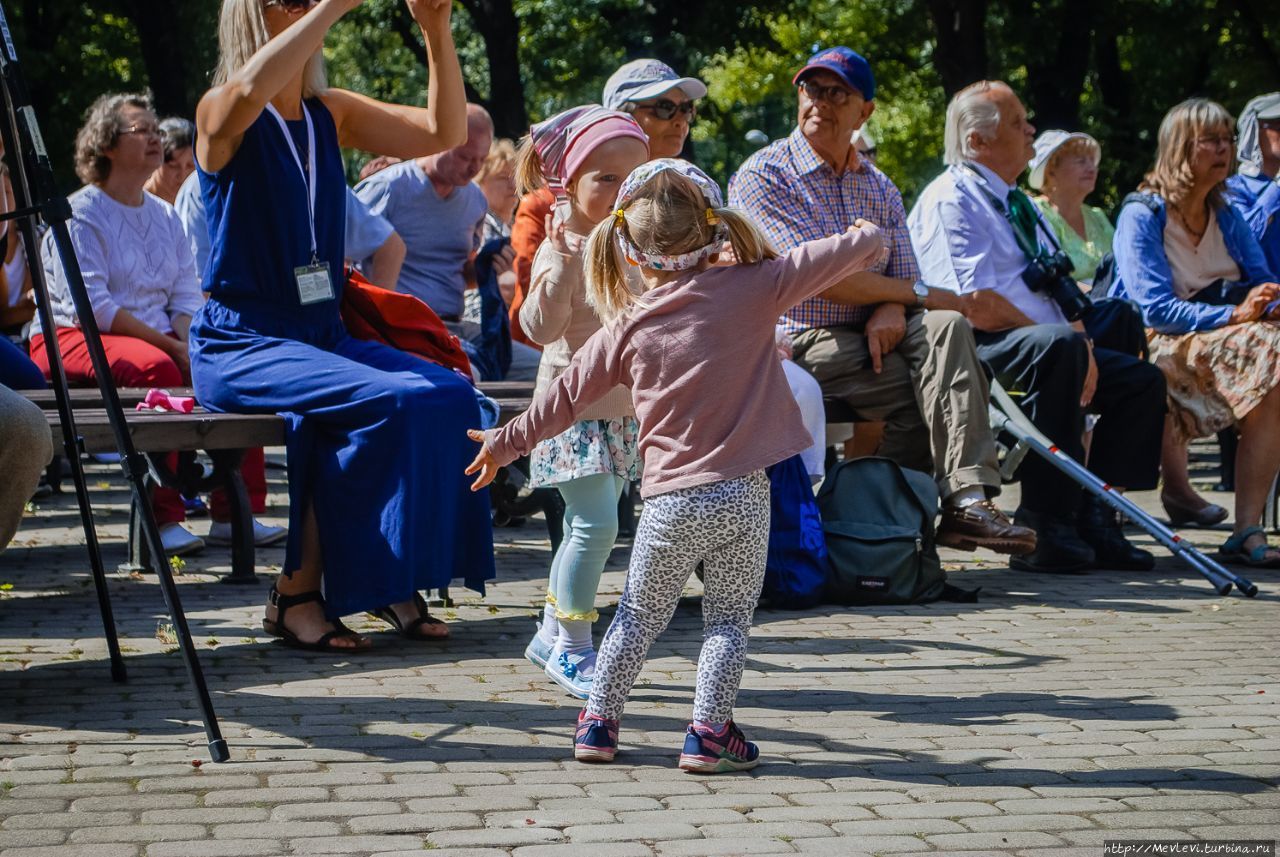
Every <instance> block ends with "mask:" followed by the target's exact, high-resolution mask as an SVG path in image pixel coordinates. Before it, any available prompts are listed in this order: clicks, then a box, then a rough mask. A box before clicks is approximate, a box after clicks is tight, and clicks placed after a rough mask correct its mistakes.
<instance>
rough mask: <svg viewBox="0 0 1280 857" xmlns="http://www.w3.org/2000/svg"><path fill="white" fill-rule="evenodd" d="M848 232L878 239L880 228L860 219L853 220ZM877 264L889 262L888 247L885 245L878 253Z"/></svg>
mask: <svg viewBox="0 0 1280 857" xmlns="http://www.w3.org/2000/svg"><path fill="white" fill-rule="evenodd" d="M848 231H849V232H862V233H865V234H867V235H872V236H876V237H879V235H880V227H879V226H877V225H875V224H874V223H872V222H871V221H870V220H863V219H862V218H861V217H858V218H855V219H854V221H853V225H852V226H850V227H849V230H848ZM877 261H878V262H887V261H889V246H888V245H887V244H886V245H885V246H884V248H883V249H881V251H880V258H879V260H877Z"/></svg>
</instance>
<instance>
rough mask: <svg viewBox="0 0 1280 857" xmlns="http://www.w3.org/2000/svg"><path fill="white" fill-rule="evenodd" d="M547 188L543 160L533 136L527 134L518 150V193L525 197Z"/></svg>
mask: <svg viewBox="0 0 1280 857" xmlns="http://www.w3.org/2000/svg"><path fill="white" fill-rule="evenodd" d="M546 186H547V175H546V173H544V172H543V171H542V158H540V157H538V150H537V149H535V148H534V146H533V135H532V134H525V135H524V136H523V137H521V138H520V146H519V148H517V149H516V193H518V194H520V196H524V195H525V194H529V193H533V192H534V191H535V190H539V189H540V188H544V187H546Z"/></svg>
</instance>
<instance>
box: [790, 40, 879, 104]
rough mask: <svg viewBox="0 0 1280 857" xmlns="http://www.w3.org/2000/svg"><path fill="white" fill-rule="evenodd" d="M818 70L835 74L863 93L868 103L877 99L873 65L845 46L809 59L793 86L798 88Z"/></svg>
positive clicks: (825, 49)
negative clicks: (811, 73) (803, 79)
mask: <svg viewBox="0 0 1280 857" xmlns="http://www.w3.org/2000/svg"><path fill="white" fill-rule="evenodd" d="M818 69H822V70H825V71H829V72H833V73H834V74H835V75H836V76H837V77H839V78H840V79H841V80H843V81H844V82H845V83H847V84H849V86H851V87H853V88H854V89H856V90H857V91H858V92H860V93H862V97H863V98H865V99H866V100H867V101H870V100H872V99H873V98H875V97H876V79H875V76H874V75H872V74H871V64H870V63H868V62H867V61H866V59H864V58H863V56H862V54H859V53H858V52H857V51H853V50H850V49H849V48H846V47H845V46H844V45H839V46H837V47H834V48H823V49H822V50H820V51H818V52H817V53H815V54H814V55H813V56H811V57H809V61H808V62H807V63H805V66H804V68H802V69H800V70H799V71H798V72H796V76H795V77H794V78H792V80H791V83H792V85H796V86H798V85H799V84H800V81H801V79H802V78H804V77H805V76H806V75H808V74H809V72H812V71H817V70H818Z"/></svg>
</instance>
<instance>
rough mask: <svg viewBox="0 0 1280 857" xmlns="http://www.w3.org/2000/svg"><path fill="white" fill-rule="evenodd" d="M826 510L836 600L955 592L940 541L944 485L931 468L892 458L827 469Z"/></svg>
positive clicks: (932, 597) (892, 599)
mask: <svg viewBox="0 0 1280 857" xmlns="http://www.w3.org/2000/svg"><path fill="white" fill-rule="evenodd" d="M818 508H819V510H820V511H821V512H822V529H823V532H824V533H825V534H826V537H827V552H828V554H829V555H830V557H831V576H830V577H829V578H828V581H827V598H828V600H830V601H834V602H837V603H840V604H919V603H922V602H926V601H936V600H937V599H939V598H943V597H946V596H947V593H948V590H949V587H948V584H947V579H946V574H945V573H944V572H943V570H942V562H941V560H939V559H938V549H937V547H936V546H935V545H934V519H935V518H936V517H937V515H938V487H937V485H936V484H935V483H934V481H933V479H932V478H931V477H929V476H928V475H927V474H924V473H920V472H919V471H915V470H907V469H905V468H902V467H899V466H898V465H897V464H895V463H894V462H892V461H890V460H889V459H887V458H878V457H867V458H855V459H853V460H851V461H845V462H842V463H840V464H838V465H836V466H835V467H833V468H832V469H831V470H830V471H829V472H828V473H827V477H826V479H825V481H823V483H822V490H821V491H819V492H818ZM954 591H955V592H959V590H954ZM968 600H973V599H972V598H970V599H968Z"/></svg>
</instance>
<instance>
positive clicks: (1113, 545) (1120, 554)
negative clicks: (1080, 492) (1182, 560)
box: [1080, 496, 1156, 571]
mask: <svg viewBox="0 0 1280 857" xmlns="http://www.w3.org/2000/svg"><path fill="white" fill-rule="evenodd" d="M1080 538H1082V539H1084V540H1085V541H1086V542H1088V544H1089V546H1090V547H1091V548H1093V552H1094V554H1095V555H1096V556H1097V560H1098V568H1109V569H1116V570H1117V571H1150V570H1151V569H1153V568H1155V567H1156V558H1155V557H1154V556H1152V555H1151V553H1150V552H1148V551H1144V550H1142V549H1141V548H1136V547H1134V546H1133V545H1131V544H1129V541H1128V539H1126V538H1125V537H1124V531H1123V530H1122V529H1120V513H1119V512H1117V511H1116V510H1115V509H1112V508H1111V507H1110V506H1108V505H1107V504H1106V503H1103V502H1102V501H1101V500H1099V499H1097V498H1096V497H1093V496H1087V497H1085V498H1084V501H1083V502H1082V503H1081V504H1080Z"/></svg>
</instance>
